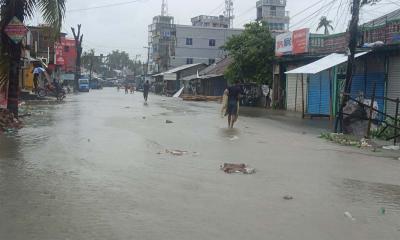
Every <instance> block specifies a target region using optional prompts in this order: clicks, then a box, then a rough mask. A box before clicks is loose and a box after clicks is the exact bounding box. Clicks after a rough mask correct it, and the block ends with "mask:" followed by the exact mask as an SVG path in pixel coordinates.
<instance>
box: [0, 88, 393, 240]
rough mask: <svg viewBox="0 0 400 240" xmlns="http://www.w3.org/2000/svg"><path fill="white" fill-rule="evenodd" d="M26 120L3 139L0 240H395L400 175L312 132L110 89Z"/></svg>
mask: <svg viewBox="0 0 400 240" xmlns="http://www.w3.org/2000/svg"><path fill="white" fill-rule="evenodd" d="M26 108H27V111H30V112H32V114H33V115H32V116H31V117H28V118H27V119H25V122H26V127H25V128H24V129H22V130H21V131H20V132H18V133H15V134H9V135H7V136H4V135H0V239H1V240H3V239H4V240H14V239H15V240H28V239H29V240H59V239H60V240H66V239H69V240H75V239H76V240H80V239H84V240H91V239H93V240H95V239H96V240H98V239H105V240H106V239H107V240H113V239H116V240H117V239H118V240H128V239H140V240H142V239H149V240H153V239H163V240H165V239H171V240H178V239H184V240H186V239H199V240H205V239H218V240H225V239H226V240H228V239H229V240H231V239H263V240H264V239H271V240H275V239H285V240H286V239H307V240H314V239H315V240H325V239H329V240H330V239H332V240H334V239H335V240H337V239H360V240H361V239H362V240H365V239H371V240H376V239H385V240H386V239H388V240H390V239H393V240H398V239H400V161H398V160H394V159H393V158H384V157H376V156H372V155H371V154H369V153H368V152H367V151H363V150H358V149H353V148H347V147H341V146H336V145H334V144H331V143H327V142H325V141H323V140H321V139H318V138H317V133H316V131H315V130H314V131H313V130H311V129H309V128H306V127H304V128H302V127H299V126H297V125H296V126H294V125H290V124H286V123H284V122H282V121H277V120H276V119H275V120H273V119H268V118H255V117H241V118H240V122H239V124H238V125H237V127H238V128H237V130H228V129H226V128H225V127H226V125H227V124H226V122H225V119H221V118H220V117H219V105H217V104H215V103H185V102H181V101H178V100H175V99H170V98H163V97H158V96H150V102H149V104H148V105H144V104H143V100H142V96H141V95H140V93H136V94H134V95H124V94H123V92H120V93H118V92H117V91H116V90H115V89H105V90H103V91H92V92H91V93H89V94H80V95H77V96H71V97H70V98H69V99H68V100H67V101H66V102H65V103H64V104H59V105H57V104H29V105H27V106H26ZM166 120H171V121H173V123H172V124H166V123H165V121H166ZM167 149H179V150H185V151H188V154H186V155H183V156H173V155H171V154H168V153H166V152H165V150H167ZM399 156H400V153H399ZM224 162H238V163H241V162H244V163H247V164H250V165H251V166H252V167H254V168H256V170H257V173H256V174H254V175H227V174H225V173H223V172H222V171H220V170H219V166H220V165H221V164H223V163H224ZM285 195H291V196H293V197H294V199H293V200H289V201H288V200H284V199H283V196H285ZM381 208H384V209H385V210H386V212H385V214H382V212H381ZM345 212H349V213H351V214H352V216H353V217H354V218H355V220H354V221H353V220H351V219H349V218H348V217H346V216H345V215H344V213H345Z"/></svg>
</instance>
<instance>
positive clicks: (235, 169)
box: [221, 163, 256, 174]
mask: <svg viewBox="0 0 400 240" xmlns="http://www.w3.org/2000/svg"><path fill="white" fill-rule="evenodd" d="M221 170H222V171H224V172H225V173H229V174H231V173H243V174H253V173H256V170H255V169H254V168H249V167H248V166H246V164H234V163H224V165H223V166H221Z"/></svg>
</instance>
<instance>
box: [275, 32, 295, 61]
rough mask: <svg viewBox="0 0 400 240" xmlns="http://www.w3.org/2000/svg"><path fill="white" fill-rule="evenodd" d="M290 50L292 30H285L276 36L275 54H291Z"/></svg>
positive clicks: (291, 47) (291, 48) (291, 49)
mask: <svg viewBox="0 0 400 240" xmlns="http://www.w3.org/2000/svg"><path fill="white" fill-rule="evenodd" d="M292 51H293V46H292V32H287V33H283V34H280V35H278V36H276V45H275V55H276V56H282V55H285V54H291V53H292Z"/></svg>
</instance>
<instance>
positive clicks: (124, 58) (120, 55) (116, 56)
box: [106, 50, 142, 74]
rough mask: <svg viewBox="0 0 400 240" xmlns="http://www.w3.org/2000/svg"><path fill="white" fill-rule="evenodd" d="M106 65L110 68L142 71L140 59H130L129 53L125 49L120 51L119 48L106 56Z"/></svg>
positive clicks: (139, 72)
mask: <svg viewBox="0 0 400 240" xmlns="http://www.w3.org/2000/svg"><path fill="white" fill-rule="evenodd" d="M106 65H107V67H108V68H109V69H110V70H124V69H128V70H130V71H132V72H134V73H135V74H141V73H142V63H141V62H140V61H136V60H132V59H130V58H129V54H128V53H126V52H125V51H122V52H120V51H119V50H115V51H112V52H111V53H110V54H109V55H108V56H107V62H106Z"/></svg>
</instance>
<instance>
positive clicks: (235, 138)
mask: <svg viewBox="0 0 400 240" xmlns="http://www.w3.org/2000/svg"><path fill="white" fill-rule="evenodd" d="M238 139H239V137H238V136H232V137H230V138H229V140H231V141H236V140H238Z"/></svg>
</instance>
